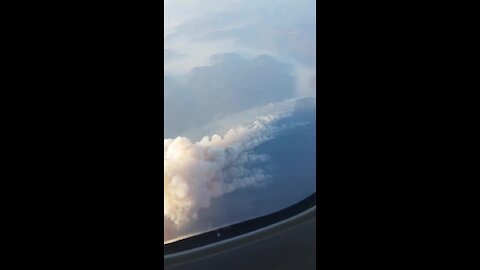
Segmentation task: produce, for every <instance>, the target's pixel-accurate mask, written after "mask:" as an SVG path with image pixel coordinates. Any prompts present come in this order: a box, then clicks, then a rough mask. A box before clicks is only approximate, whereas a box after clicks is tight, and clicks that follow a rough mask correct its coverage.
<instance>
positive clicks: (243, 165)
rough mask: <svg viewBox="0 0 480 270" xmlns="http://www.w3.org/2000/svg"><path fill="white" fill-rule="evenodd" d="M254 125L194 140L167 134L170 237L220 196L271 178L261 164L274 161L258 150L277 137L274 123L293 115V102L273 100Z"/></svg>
mask: <svg viewBox="0 0 480 270" xmlns="http://www.w3.org/2000/svg"><path fill="white" fill-rule="evenodd" d="M263 110H264V111H265V112H269V113H266V114H264V115H262V116H260V117H256V119H255V120H254V121H253V122H251V123H250V124H248V125H239V126H237V127H235V128H232V129H230V130H228V131H227V132H226V133H225V134H224V135H223V136H219V135H213V136H211V137H204V138H203V139H201V140H199V141H198V142H192V141H191V140H190V139H188V138H185V137H178V138H176V139H164V164H163V165H164V225H165V231H164V240H165V241H166V240H170V239H172V238H175V237H178V236H179V235H178V234H179V232H180V231H181V230H182V229H183V228H184V227H185V226H187V225H189V224H190V223H192V222H194V221H195V220H196V219H197V218H198V214H199V211H200V210H201V209H206V208H208V207H210V205H211V202H212V200H213V199H214V198H218V197H220V196H222V195H224V194H227V193H231V192H234V191H235V190H237V189H244V188H248V187H252V186H255V185H259V184H262V183H263V182H264V181H265V180H266V179H267V177H268V175H267V174H266V172H265V171H264V170H263V169H261V168H259V167H258V166H256V165H258V164H261V163H262V162H265V161H267V160H268V157H267V156H265V155H258V154H255V153H253V152H252V150H253V149H254V148H255V147H256V146H258V145H260V144H262V143H264V142H266V141H268V140H270V139H272V138H273V136H274V134H275V132H276V131H277V130H276V129H275V128H274V127H273V124H274V123H275V122H276V121H278V120H279V119H282V118H284V117H286V116H287V115H289V114H290V113H291V111H292V110H293V102H292V101H289V102H284V103H279V104H272V105H270V106H267V107H265V108H264V109H263Z"/></svg>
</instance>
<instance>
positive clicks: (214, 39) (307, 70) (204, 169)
mask: <svg viewBox="0 0 480 270" xmlns="http://www.w3.org/2000/svg"><path fill="white" fill-rule="evenodd" d="M315 5H316V2H315V1H314V0H296V1H285V0H165V1H164V7H165V9H164V11H165V13H164V47H165V50H164V78H165V82H164V84H165V85H164V86H165V87H164V89H165V90H164V97H165V99H164V100H165V104H164V108H165V111H164V112H165V116H164V117H165V118H164V121H165V124H164V189H165V191H164V203H165V208H164V224H165V231H164V240H168V239H173V238H176V237H179V236H181V235H185V234H189V233H195V232H198V231H201V230H206V229H208V228H210V229H211V228H212V226H213V227H215V226H218V225H222V224H223V225H225V224H229V223H233V222H239V221H242V220H244V219H246V218H251V217H254V215H261V214H266V212H265V211H267V212H269V211H274V210H275V209H274V208H275V207H277V208H278V207H280V205H283V207H286V206H288V205H287V204H288V203H293V202H294V201H295V200H300V199H301V198H302V196H305V197H306V196H308V195H310V194H309V193H311V192H313V190H314V189H315V187H314V184H312V183H314V181H313V182H312V179H313V177H314V175H315V168H314V166H313V165H311V164H312V161H314V159H315V153H314V152H312V147H311V146H312V144H313V145H314V144H315V134H314V133H315V131H314V127H315V125H316V119H315V117H314V115H315V108H316V82H315V81H316V26H315V25H316V14H315V10H316V8H315ZM300 138H301V139H300ZM286 142H288V147H287V146H286V145H285V143H286ZM282 145H283V147H282ZM282 149H283V150H282ZM287 149H288V151H287ZM292 154H293V156H295V159H291V157H290V156H291V155H292ZM281 164H289V166H290V169H291V170H290V171H289V172H287V171H282V168H283V167H284V166H280V165H281ZM281 175H283V176H284V177H281ZM299 175H301V176H302V178H303V179H305V180H303V181H305V182H304V183H298V182H292V179H291V178H292V176H299ZM287 176H288V177H287ZM307 182H308V183H309V184H307ZM295 187H296V188H295ZM267 190H268V194H276V196H278V197H281V200H278V199H279V198H268V197H265V196H263V195H262V194H265V192H267ZM254 194H256V195H254ZM272 196H273V195H272ZM275 200H276V203H277V204H276V205H275V204H272V201H274V202H275ZM282 203H283V204H282ZM235 205H237V206H235ZM238 205H242V207H241V208H242V209H233V208H235V207H236V208H238ZM276 210H279V209H276ZM242 211H243V212H242ZM262 211H263V212H262ZM219 213H221V214H219ZM200 224H202V225H200ZM212 224H214V225H212ZM202 226H203V227H202Z"/></svg>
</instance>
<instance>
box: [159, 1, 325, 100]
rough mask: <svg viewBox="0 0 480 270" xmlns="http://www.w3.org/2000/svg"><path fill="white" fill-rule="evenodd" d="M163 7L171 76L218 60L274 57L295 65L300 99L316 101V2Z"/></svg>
mask: <svg viewBox="0 0 480 270" xmlns="http://www.w3.org/2000/svg"><path fill="white" fill-rule="evenodd" d="M164 5H165V13H164V18H165V28H164V45H165V48H166V49H167V50H168V57H167V58H166V59H165V62H164V70H165V73H166V74H167V75H169V74H174V75H179V74H186V73H188V72H189V71H190V70H191V69H192V68H194V67H198V66H205V65H209V64H212V61H211V59H210V57H211V56H212V55H215V54H222V53H237V54H240V55H242V56H244V57H247V58H254V57H256V56H259V55H270V56H272V57H274V58H275V59H276V60H278V61H281V62H287V63H290V64H292V65H294V67H295V70H294V71H293V73H294V75H295V77H296V80H297V89H296V90H297V92H298V93H299V94H300V95H308V96H312V95H315V90H314V85H315V84H314V78H315V74H316V69H315V65H316V26H315V25H316V24H315V23H316V17H315V16H316V14H315V6H316V2H315V1H314V0H296V1H285V0H263V1H261V0H203V1H201V0H166V1H164ZM172 55H176V56H177V57H171V56H172Z"/></svg>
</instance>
